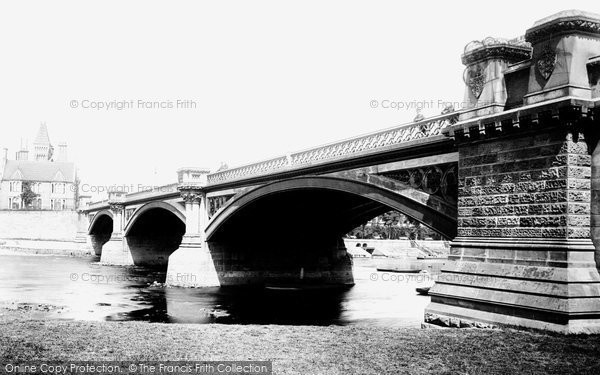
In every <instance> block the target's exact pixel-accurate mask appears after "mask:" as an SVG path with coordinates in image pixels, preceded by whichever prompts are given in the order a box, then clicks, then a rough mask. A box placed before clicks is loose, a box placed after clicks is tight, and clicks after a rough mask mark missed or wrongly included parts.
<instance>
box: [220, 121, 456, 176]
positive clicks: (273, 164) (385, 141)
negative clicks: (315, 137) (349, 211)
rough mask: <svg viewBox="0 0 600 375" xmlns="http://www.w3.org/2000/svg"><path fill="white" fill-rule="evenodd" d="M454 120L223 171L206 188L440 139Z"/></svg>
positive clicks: (401, 127)
mask: <svg viewBox="0 0 600 375" xmlns="http://www.w3.org/2000/svg"><path fill="white" fill-rule="evenodd" d="M456 119H457V112H452V113H448V114H444V115H441V116H436V117H432V118H428V119H424V120H421V121H417V122H413V123H409V124H403V125H399V126H395V127H392V128H388V129H385V130H381V131H378V132H374V133H369V134H365V135H362V136H358V137H353V138H348V139H345V140H342V141H337V142H333V143H329V144H326V145H322V146H318V147H313V148H310V149H307V150H303V151H299V152H295V153H291V154H288V155H284V156H279V157H276V158H273V159H269V160H265V161H261V162H257V163H252V164H248V165H243V166H240V167H236V168H232V169H227V170H224V171H220V172H216V173H212V174H209V175H208V184H209V185H218V184H222V183H225V182H229V181H235V180H241V179H245V178H249V177H255V176H260V175H264V174H269V173H273V172H277V171H285V170H293V169H300V168H302V167H306V166H309V165H316V164H321V163H326V162H327V161H330V160H332V159H335V158H339V157H352V156H353V155H360V154H363V153H369V152H375V151H377V150H379V149H382V148H385V147H393V146H397V145H400V144H402V143H405V142H410V141H414V140H417V139H422V138H428V137H434V136H439V135H442V129H443V128H445V127H446V126H448V125H450V124H453V123H454V122H456Z"/></svg>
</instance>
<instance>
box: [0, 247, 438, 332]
mask: <svg viewBox="0 0 600 375" xmlns="http://www.w3.org/2000/svg"><path fill="white" fill-rule="evenodd" d="M357 263H361V262H357ZM165 276H166V275H165V273H164V272H157V271H155V270H150V269H145V268H141V267H115V266H106V265H102V264H100V263H99V262H98V259H97V258H87V257H64V256H42V255H0V302H1V303H2V304H3V305H5V306H6V305H8V306H11V307H13V308H21V309H31V310H32V313H33V314H34V316H36V314H37V315H38V316H39V317H40V318H43V319H71V320H107V321H128V320H137V321H147V322H165V323H192V324H206V323H224V324H286V325H331V324H335V325H370V326H372V325H374V326H386V327H390V326H395V327H419V326H420V323H421V321H422V319H423V310H424V308H425V307H426V305H427V304H428V303H429V297H427V296H420V295H418V294H416V292H415V288H416V287H418V286H423V285H424V284H425V283H426V280H424V278H423V277H421V276H419V275H416V274H398V273H388V272H378V271H377V270H376V269H375V268H373V267H372V266H370V265H369V264H368V263H363V265H358V264H357V265H355V267H354V277H355V282H356V285H354V286H353V287H351V288H348V289H347V290H320V291H314V290H313V291H272V290H266V289H262V288H252V289H249V288H235V287H228V288H224V287H221V288H198V289H187V288H166V287H163V286H160V285H158V286H156V285H153V283H155V282H157V283H162V282H164V280H165ZM46 306H51V308H46ZM55 307H59V308H55ZM45 309H47V310H48V311H40V310H45Z"/></svg>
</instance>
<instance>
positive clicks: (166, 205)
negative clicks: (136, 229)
mask: <svg viewBox="0 0 600 375" xmlns="http://www.w3.org/2000/svg"><path fill="white" fill-rule="evenodd" d="M155 208H161V209H164V210H167V211H169V212H170V213H172V214H173V215H175V216H176V217H177V218H178V219H179V220H181V222H182V223H184V224H185V213H184V212H182V211H181V210H180V209H179V208H178V207H177V206H174V205H172V204H170V203H166V202H149V203H146V204H144V205H143V206H141V207H139V208H138V209H137V210H135V212H134V213H133V215H132V216H131V218H130V219H129V221H127V223H126V224H125V229H124V230H123V233H124V235H125V236H127V234H129V231H130V230H131V228H132V227H133V226H134V224H135V223H136V221H137V220H139V218H140V217H141V216H142V215H143V214H144V213H145V212H147V211H149V210H152V209H155Z"/></svg>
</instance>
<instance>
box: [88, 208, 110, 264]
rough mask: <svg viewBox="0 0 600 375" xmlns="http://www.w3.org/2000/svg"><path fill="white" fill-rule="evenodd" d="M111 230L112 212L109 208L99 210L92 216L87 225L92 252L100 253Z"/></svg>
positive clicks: (108, 238)
mask: <svg viewBox="0 0 600 375" xmlns="http://www.w3.org/2000/svg"><path fill="white" fill-rule="evenodd" d="M112 232H113V214H112V212H110V211H109V210H102V211H99V212H98V213H97V214H96V215H94V217H93V218H92V220H91V222H90V225H89V227H88V234H89V236H90V240H91V243H92V248H93V249H94V253H95V254H96V255H98V256H100V255H102V246H104V244H105V243H106V242H108V240H110V236H111V235H112Z"/></svg>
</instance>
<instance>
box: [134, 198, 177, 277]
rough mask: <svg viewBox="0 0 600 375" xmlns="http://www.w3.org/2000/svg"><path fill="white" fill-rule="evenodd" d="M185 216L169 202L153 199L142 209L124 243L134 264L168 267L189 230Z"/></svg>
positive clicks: (136, 212) (138, 211)
mask: <svg viewBox="0 0 600 375" xmlns="http://www.w3.org/2000/svg"><path fill="white" fill-rule="evenodd" d="M185 221H186V218H185V215H184V214H183V213H182V212H181V211H180V210H179V209H178V208H177V207H175V206H173V205H172V204H169V203H167V202H150V203H147V204H145V205H143V206H141V207H140V208H138V209H137V210H136V211H135V212H134V214H133V216H132V217H131V219H130V220H129V221H128V222H127V224H126V226H125V228H124V231H123V236H124V237H123V238H124V245H125V246H126V248H127V249H128V250H129V252H130V254H131V258H132V260H133V264H135V265H139V266H147V267H156V268H166V267H167V264H168V259H169V256H170V255H171V254H172V253H173V252H174V251H175V250H177V248H178V247H179V245H180V244H181V241H182V238H183V235H184V233H185Z"/></svg>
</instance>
